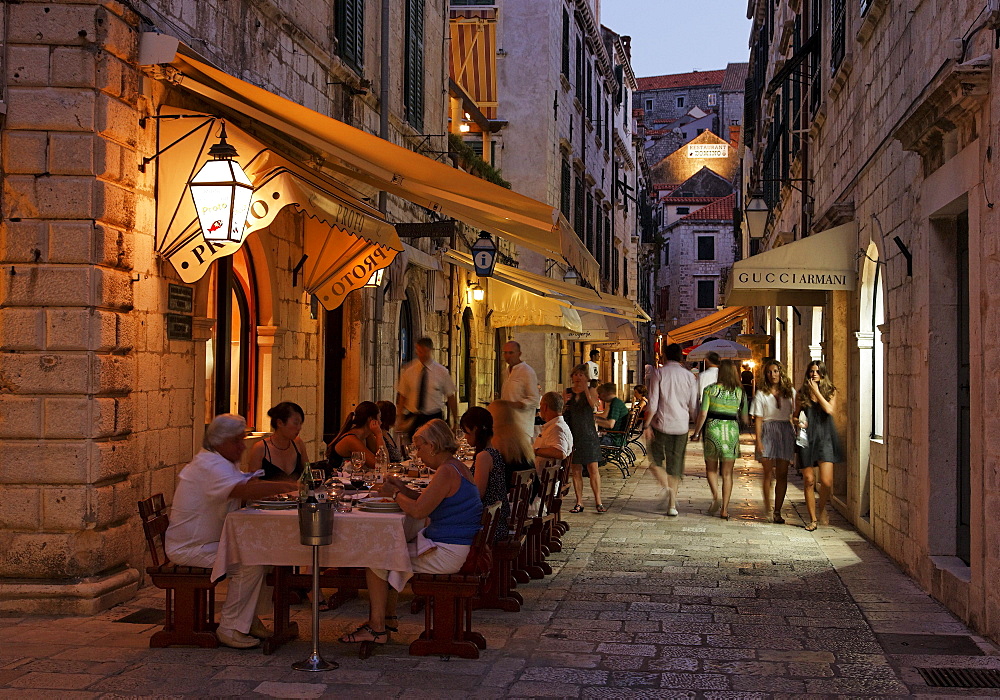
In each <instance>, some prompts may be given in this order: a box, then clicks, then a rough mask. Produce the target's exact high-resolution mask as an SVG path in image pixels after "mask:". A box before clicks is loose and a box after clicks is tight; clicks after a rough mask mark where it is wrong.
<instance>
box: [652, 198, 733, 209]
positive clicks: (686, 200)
mask: <svg viewBox="0 0 1000 700" xmlns="http://www.w3.org/2000/svg"><path fill="white" fill-rule="evenodd" d="M717 199H718V197H671V196H670V195H667V196H666V197H663V198H662V199H660V201H661V202H663V203H664V204H679V205H682V206H683V205H685V204H711V203H712V202H714V201H716V200H717ZM730 213H731V212H730Z"/></svg>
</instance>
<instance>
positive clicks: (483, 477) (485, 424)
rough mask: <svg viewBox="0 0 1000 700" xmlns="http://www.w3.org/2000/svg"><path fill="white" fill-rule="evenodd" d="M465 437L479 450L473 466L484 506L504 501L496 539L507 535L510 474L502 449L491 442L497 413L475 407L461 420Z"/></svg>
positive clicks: (473, 472)
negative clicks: (501, 452)
mask: <svg viewBox="0 0 1000 700" xmlns="http://www.w3.org/2000/svg"><path fill="white" fill-rule="evenodd" d="M459 426H461V428H462V432H463V433H465V439H466V440H467V441H468V442H469V444H470V445H472V446H473V447H474V448H475V450H476V456H475V458H474V461H473V465H472V467H470V469H469V471H471V472H472V477H473V479H474V480H475V482H476V487H477V488H478V489H479V496H480V498H482V499H483V505H485V506H491V505H493V504H494V503H496V502H498V501H499V502H500V520H499V522H498V524H497V534H496V538H495V540H494V541H495V542H499V541H500V540H502V539H504V538H505V537H507V530H508V522H509V521H510V502H509V501H508V500H507V473H506V469H505V466H506V464H505V462H504V459H503V455H502V454H500V450H498V449H497V448H495V447H492V446H491V445H490V440H491V439H492V438H493V416H491V415H490V412H489V411H487V410H486V409H485V408H482V407H481V406H473V407H472V408H470V409H469V410H468V411H466V412H465V414H464V415H463V416H462V420H461V421H459Z"/></svg>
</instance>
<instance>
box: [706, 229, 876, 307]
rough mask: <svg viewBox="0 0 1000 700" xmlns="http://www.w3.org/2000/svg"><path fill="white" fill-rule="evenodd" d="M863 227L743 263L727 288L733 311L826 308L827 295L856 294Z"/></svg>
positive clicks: (822, 235) (792, 245) (818, 237)
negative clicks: (859, 235)
mask: <svg viewBox="0 0 1000 700" xmlns="http://www.w3.org/2000/svg"><path fill="white" fill-rule="evenodd" d="M857 253H858V225H857V223H855V222H851V223H847V224H844V225H842V226H837V227H835V228H831V229H828V230H826V231H823V232H822V233H816V234H813V235H812V236H809V237H807V238H803V239H800V240H798V241H794V242H793V243H788V244H787V245H783V246H779V247H778V248H773V249H772V250H768V251H765V252H763V253H758V254H757V255H753V256H751V257H749V258H747V259H746V260H740V261H738V262H736V263H735V264H734V265H733V269H732V272H731V273H730V275H729V284H728V285H727V287H728V289H727V293H726V305H727V306H822V305H823V304H825V303H826V293H827V292H830V291H836V290H843V291H853V290H854V289H855V286H856V279H857V271H856V270H857V259H856V256H857Z"/></svg>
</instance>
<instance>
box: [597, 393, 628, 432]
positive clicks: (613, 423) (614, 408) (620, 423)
mask: <svg viewBox="0 0 1000 700" xmlns="http://www.w3.org/2000/svg"><path fill="white" fill-rule="evenodd" d="M597 395H598V397H600V399H601V401H603V402H604V411H602V412H601V413H598V414H597V416H596V417H595V418H594V422H595V423H597V426H598V427H599V428H605V429H607V430H612V431H614V433H613V434H611V435H603V436H601V444H602V445H615V446H620V445H624V444H625V441H626V438H627V437H628V436H627V435H625V434H624V433H625V428H626V427H628V407H627V406H626V405H625V402H624V401H622V400H621V399H620V398H618V392H617V391H616V390H615V385H614V384H611V383H610V382H609V383H607V384H601V385H600V386H599V387H597Z"/></svg>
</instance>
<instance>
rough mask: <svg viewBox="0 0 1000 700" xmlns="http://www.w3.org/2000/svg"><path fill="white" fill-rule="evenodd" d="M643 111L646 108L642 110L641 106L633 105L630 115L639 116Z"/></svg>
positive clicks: (644, 111)
mask: <svg viewBox="0 0 1000 700" xmlns="http://www.w3.org/2000/svg"><path fill="white" fill-rule="evenodd" d="M645 113H646V110H644V109H643V108H642V107H633V108H632V116H633V117H641V116H642V115H644V114H645Z"/></svg>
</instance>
